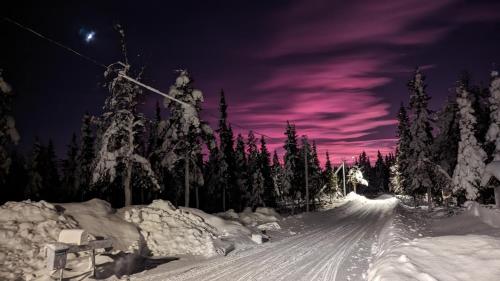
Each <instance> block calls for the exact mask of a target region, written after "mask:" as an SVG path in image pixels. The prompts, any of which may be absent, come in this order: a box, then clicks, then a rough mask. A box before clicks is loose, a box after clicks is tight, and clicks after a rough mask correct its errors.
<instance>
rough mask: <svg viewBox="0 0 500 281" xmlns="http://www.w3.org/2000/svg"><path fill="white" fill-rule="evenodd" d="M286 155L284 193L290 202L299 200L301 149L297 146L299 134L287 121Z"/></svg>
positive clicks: (284, 159) (284, 158) (284, 161)
mask: <svg viewBox="0 0 500 281" xmlns="http://www.w3.org/2000/svg"><path fill="white" fill-rule="evenodd" d="M285 136H286V140H285V145H284V146H283V148H284V149H285V155H284V157H283V163H284V164H283V166H284V167H283V193H284V197H285V198H287V199H289V200H295V199H297V198H296V197H297V195H298V194H299V191H300V178H299V175H300V171H299V169H300V166H299V163H298V162H299V159H300V158H299V149H298V146H297V133H296V131H295V125H293V124H290V122H288V121H287V125H286V131H285Z"/></svg>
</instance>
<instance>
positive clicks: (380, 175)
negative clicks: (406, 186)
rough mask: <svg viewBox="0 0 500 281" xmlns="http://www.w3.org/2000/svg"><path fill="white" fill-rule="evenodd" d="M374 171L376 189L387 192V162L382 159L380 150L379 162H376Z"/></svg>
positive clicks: (378, 152) (378, 154)
mask: <svg viewBox="0 0 500 281" xmlns="http://www.w3.org/2000/svg"><path fill="white" fill-rule="evenodd" d="M373 169H374V172H375V173H374V179H375V181H374V183H373V185H375V188H376V189H377V190H378V191H382V192H385V191H387V190H386V187H387V182H386V179H387V175H386V167H385V162H384V158H383V157H382V153H380V150H379V151H377V160H376V161H375V166H374V167H373Z"/></svg>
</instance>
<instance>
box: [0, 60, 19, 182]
mask: <svg viewBox="0 0 500 281" xmlns="http://www.w3.org/2000/svg"><path fill="white" fill-rule="evenodd" d="M12 95H13V93H12V88H11V87H10V85H9V84H7V82H5V81H4V79H3V76H2V69H0V184H3V183H4V180H5V179H6V176H7V174H8V173H9V168H10V164H11V157H10V152H9V147H10V146H12V145H15V144H17V142H18V141H19V134H18V133H17V130H16V127H15V122H14V117H13V116H12Z"/></svg>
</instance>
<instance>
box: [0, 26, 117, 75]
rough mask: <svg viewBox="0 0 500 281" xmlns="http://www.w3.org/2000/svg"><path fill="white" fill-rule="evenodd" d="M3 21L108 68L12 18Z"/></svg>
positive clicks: (104, 66)
mask: <svg viewBox="0 0 500 281" xmlns="http://www.w3.org/2000/svg"><path fill="white" fill-rule="evenodd" d="M3 20H4V21H7V22H10V23H12V24H14V25H16V26H17V27H20V28H22V29H24V30H26V31H28V32H30V33H32V34H35V35H36V36H38V37H40V38H42V39H44V40H46V41H48V42H50V43H52V44H54V45H56V46H58V47H60V48H63V49H65V50H66V51H68V52H70V53H73V54H75V55H77V56H80V57H82V58H84V59H86V60H88V61H90V62H91V63H93V64H95V65H97V66H100V67H103V68H107V66H106V65H105V64H103V63H100V62H98V61H97V60H95V59H93V58H91V57H89V56H86V55H84V54H82V53H79V52H77V51H75V50H74V49H72V48H70V47H68V46H66V45H64V44H62V43H59V42H57V41H56V40H53V39H50V38H48V37H47V36H44V35H43V34H40V33H39V32H36V31H35V30H33V29H32V28H29V27H27V26H24V25H22V24H20V23H19V22H17V21H15V20H13V19H10V18H7V17H4V18H3Z"/></svg>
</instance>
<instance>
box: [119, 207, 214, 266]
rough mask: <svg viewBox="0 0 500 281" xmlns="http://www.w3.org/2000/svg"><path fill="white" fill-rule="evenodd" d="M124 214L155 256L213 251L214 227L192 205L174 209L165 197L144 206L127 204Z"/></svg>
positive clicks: (211, 254) (211, 253)
mask: <svg viewBox="0 0 500 281" xmlns="http://www.w3.org/2000/svg"><path fill="white" fill-rule="evenodd" d="M200 212H201V211H200ZM124 218H125V220H127V221H129V222H132V223H134V224H135V225H137V226H138V227H139V228H140V231H141V233H142V235H143V237H144V239H145V242H146V244H147V247H148V249H149V250H150V251H151V253H152V254H153V255H155V256H172V255H180V254H192V255H201V256H207V257H210V256H214V255H216V254H217V245H216V240H217V238H218V236H219V231H218V229H217V228H216V227H214V226H212V225H210V224H208V223H207V222H205V220H204V219H203V218H202V217H201V216H199V215H196V214H195V212H194V211H193V210H192V209H190V210H185V209H177V208H175V207H174V206H173V205H172V204H171V203H170V202H168V201H164V200H155V201H153V203H151V204H150V205H148V206H137V207H131V208H129V209H128V210H126V211H125V214H124Z"/></svg>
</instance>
